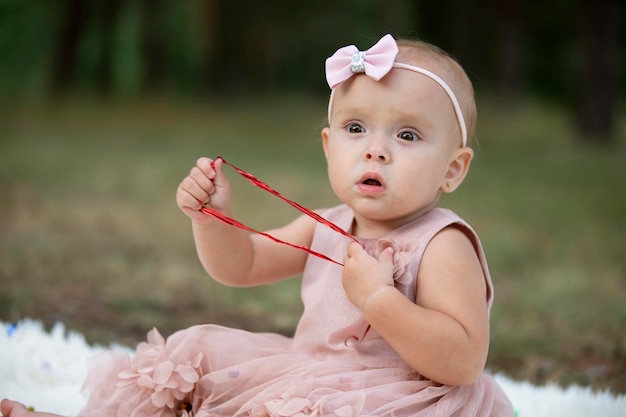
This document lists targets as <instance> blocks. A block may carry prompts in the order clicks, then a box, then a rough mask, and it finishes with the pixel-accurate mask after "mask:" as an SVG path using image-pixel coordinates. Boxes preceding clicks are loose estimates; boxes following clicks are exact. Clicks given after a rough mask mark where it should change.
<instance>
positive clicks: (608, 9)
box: [577, 0, 620, 144]
mask: <svg viewBox="0 0 626 417" xmlns="http://www.w3.org/2000/svg"><path fill="white" fill-rule="evenodd" d="M618 1H619V0H595V1H591V0H585V1H582V7H581V13H580V18H579V19H580V29H581V33H580V35H581V47H580V50H581V53H582V69H581V76H580V79H579V82H578V83H577V84H578V88H580V91H579V94H578V97H579V102H578V106H577V107H578V108H577V118H578V133H579V137H580V140H581V141H582V142H585V143H595V144H608V143H609V142H611V140H612V135H613V133H614V128H615V110H616V106H617V98H618V96H617V95H618V89H619V80H618V77H619V75H618V74H619V61H618V59H619V39H618V38H619V32H618V25H617V22H618V13H619V11H620V7H619V3H618Z"/></svg>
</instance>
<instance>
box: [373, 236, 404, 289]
mask: <svg viewBox="0 0 626 417" xmlns="http://www.w3.org/2000/svg"><path fill="white" fill-rule="evenodd" d="M403 246H405V245H403ZM387 248H392V249H393V280H394V281H396V282H399V283H401V284H408V283H409V280H410V279H411V277H410V276H406V275H405V272H406V268H407V266H408V265H409V260H410V259H411V254H410V253H409V251H408V248H406V247H400V245H398V244H397V243H396V242H394V241H392V240H389V239H381V240H379V241H378V253H382V252H383V251H384V250H385V249H387Z"/></svg>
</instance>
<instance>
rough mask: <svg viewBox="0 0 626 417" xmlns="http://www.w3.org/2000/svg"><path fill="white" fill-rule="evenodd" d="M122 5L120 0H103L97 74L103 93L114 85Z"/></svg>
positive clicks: (98, 85)
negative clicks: (116, 47)
mask: <svg viewBox="0 0 626 417" xmlns="http://www.w3.org/2000/svg"><path fill="white" fill-rule="evenodd" d="M120 5H121V4H120V0H103V7H102V15H101V28H102V32H101V43H100V61H99V62H98V68H97V74H96V85H97V88H98V92H100V94H102V95H108V94H109V93H110V92H111V89H112V86H113V67H112V60H113V46H114V45H113V44H114V41H115V29H116V26H115V25H116V23H117V17H118V16H119V12H120Z"/></svg>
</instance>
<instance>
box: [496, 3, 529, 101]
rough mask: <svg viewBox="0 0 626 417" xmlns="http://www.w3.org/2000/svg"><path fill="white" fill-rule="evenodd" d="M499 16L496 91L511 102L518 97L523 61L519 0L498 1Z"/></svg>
mask: <svg viewBox="0 0 626 417" xmlns="http://www.w3.org/2000/svg"><path fill="white" fill-rule="evenodd" d="M498 15H499V17H500V19H499V22H498V26H499V39H498V41H497V43H498V44H497V45H496V46H497V62H498V70H499V74H498V75H499V77H498V92H499V95H500V97H501V98H502V100H503V101H504V102H505V103H507V104H510V103H513V102H515V101H516V100H517V99H519V97H520V93H521V88H522V85H521V84H522V78H523V75H522V72H523V68H522V62H523V40H522V38H523V35H522V25H523V15H522V1H521V0H502V1H500V2H499V3H498Z"/></svg>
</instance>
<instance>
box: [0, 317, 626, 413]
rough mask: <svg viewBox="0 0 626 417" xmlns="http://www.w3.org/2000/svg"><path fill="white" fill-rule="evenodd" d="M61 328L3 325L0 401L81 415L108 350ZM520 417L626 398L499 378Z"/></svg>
mask: <svg viewBox="0 0 626 417" xmlns="http://www.w3.org/2000/svg"><path fill="white" fill-rule="evenodd" d="M111 348H114V349H124V350H129V349H128V348H126V347H123V346H115V345H112V346H108V347H106V348H105V347H103V346H90V345H88V344H87V343H86V341H85V338H84V337H83V335H81V334H79V333H76V332H71V331H70V332H66V330H65V327H64V326H63V325H62V324H57V325H55V326H54V327H53V328H52V330H51V331H50V332H46V331H45V329H44V328H43V326H42V324H41V323H40V322H38V321H34V320H28V319H25V320H23V321H21V322H19V323H18V324H17V325H11V324H8V323H3V322H0V398H11V399H14V400H18V401H22V402H24V403H26V404H27V405H30V406H33V407H35V409H37V410H40V411H51V412H56V413H59V414H62V415H68V416H69V415H76V413H77V412H78V411H79V410H80V408H81V407H82V405H83V404H84V402H85V399H84V398H83V397H82V396H81V394H80V388H81V384H82V381H83V380H84V378H85V375H86V372H87V366H86V362H87V358H88V357H90V356H91V355H93V354H94V353H97V352H101V351H102V350H104V349H111ZM495 378H496V379H497V380H498V382H499V383H500V385H501V386H502V388H503V389H504V391H505V392H506V393H507V394H508V395H509V398H510V399H511V401H512V402H513V405H514V406H515V409H516V412H517V415H518V417H560V416H562V417H590V416H599V417H625V416H626V396H625V395H619V396H617V395H612V394H611V393H609V392H600V393H594V392H592V391H591V390H590V389H588V388H583V387H579V386H571V387H568V388H567V389H561V388H559V387H557V386H555V385H546V386H534V385H531V384H529V383H527V382H516V381H513V380H512V379H510V378H507V377H505V376H503V375H496V376H495Z"/></svg>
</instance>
